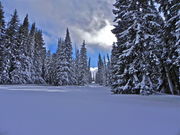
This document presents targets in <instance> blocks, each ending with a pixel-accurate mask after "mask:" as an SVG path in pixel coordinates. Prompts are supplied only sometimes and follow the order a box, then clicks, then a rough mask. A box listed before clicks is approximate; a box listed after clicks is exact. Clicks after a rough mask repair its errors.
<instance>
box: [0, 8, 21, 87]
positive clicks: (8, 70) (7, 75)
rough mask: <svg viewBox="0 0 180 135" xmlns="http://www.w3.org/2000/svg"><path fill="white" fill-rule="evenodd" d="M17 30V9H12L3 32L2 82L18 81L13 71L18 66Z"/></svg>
mask: <svg viewBox="0 0 180 135" xmlns="http://www.w3.org/2000/svg"><path fill="white" fill-rule="evenodd" d="M18 30H19V19H18V15H17V11H16V10H15V11H14V14H13V15H12V18H11V20H10V21H9V23H8V24H7V29H6V32H5V50H4V52H5V56H4V71H3V74H2V78H3V82H4V83H6V84H7V83H19V81H20V80H19V76H18V75H15V74H14V71H15V70H16V69H18V68H19V67H20V62H19V59H18V53H19V48H18Z"/></svg>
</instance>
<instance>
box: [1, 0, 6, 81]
mask: <svg viewBox="0 0 180 135" xmlns="http://www.w3.org/2000/svg"><path fill="white" fill-rule="evenodd" d="M4 34H5V20H4V11H3V6H2V4H1V2H0V84H1V83H4V80H3V78H2V73H3V70H4V68H3V66H4V56H5V52H4V49H5V43H4V36H5V35H4Z"/></svg>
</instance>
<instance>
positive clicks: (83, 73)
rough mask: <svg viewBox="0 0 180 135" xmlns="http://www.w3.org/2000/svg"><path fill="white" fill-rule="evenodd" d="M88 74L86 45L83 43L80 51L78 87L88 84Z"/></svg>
mask: <svg viewBox="0 0 180 135" xmlns="http://www.w3.org/2000/svg"><path fill="white" fill-rule="evenodd" d="M88 74H89V72H88V64H87V50H86V43H85V41H83V44H82V47H81V51H80V85H86V84H88Z"/></svg>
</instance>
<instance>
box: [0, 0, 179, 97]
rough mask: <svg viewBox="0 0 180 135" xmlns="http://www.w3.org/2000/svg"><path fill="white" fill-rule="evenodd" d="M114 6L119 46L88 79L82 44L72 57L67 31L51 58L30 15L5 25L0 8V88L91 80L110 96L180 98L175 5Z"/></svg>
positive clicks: (154, 0)
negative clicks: (170, 96) (155, 95)
mask: <svg viewBox="0 0 180 135" xmlns="http://www.w3.org/2000/svg"><path fill="white" fill-rule="evenodd" d="M113 6H114V9H113V14H114V15H115V19H114V23H115V24H114V27H115V28H114V29H113V30H112V33H113V34H115V36H116V38H117V42H115V43H113V45H112V52H111V55H110V56H109V55H107V57H102V56H101V54H99V60H98V62H97V63H98V71H97V73H96V75H95V76H92V74H91V71H90V68H91V58H88V57H87V49H86V43H85V41H83V43H82V45H81V48H80V49H76V50H75V54H73V46H72V42H71V37H70V32H69V30H68V29H67V31H66V36H65V38H64V39H63V38H59V39H58V43H57V44H58V45H57V46H58V47H57V51H56V53H54V54H52V53H51V52H50V50H47V49H46V47H45V44H44V39H43V32H42V30H39V29H38V28H36V24H35V23H33V24H32V25H30V22H29V19H28V15H26V17H25V18H24V20H23V23H22V24H21V23H20V20H19V17H18V13H17V10H15V11H14V13H13V15H12V16H11V19H10V21H9V22H7V23H6V22H5V19H4V18H5V16H4V11H3V6H2V4H0V84H47V85H54V86H68V85H79V86H84V85H88V84H91V83H92V82H94V81H95V83H96V84H99V85H104V86H109V87H111V88H112V93H114V94H141V95H151V94H165V93H166V94H172V95H179V94H180V21H179V20H180V12H179V9H180V4H179V2H178V0H173V1H171V0H146V1H139V0H135V1H130V0H116V2H115V4H114V5H113ZM29 27H31V28H30V29H29ZM73 56H75V57H73Z"/></svg>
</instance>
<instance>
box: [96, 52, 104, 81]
mask: <svg viewBox="0 0 180 135" xmlns="http://www.w3.org/2000/svg"><path fill="white" fill-rule="evenodd" d="M96 83H97V84H100V85H104V63H103V60H102V57H101V55H100V54H99V58H98V71H97V73H96Z"/></svg>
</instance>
